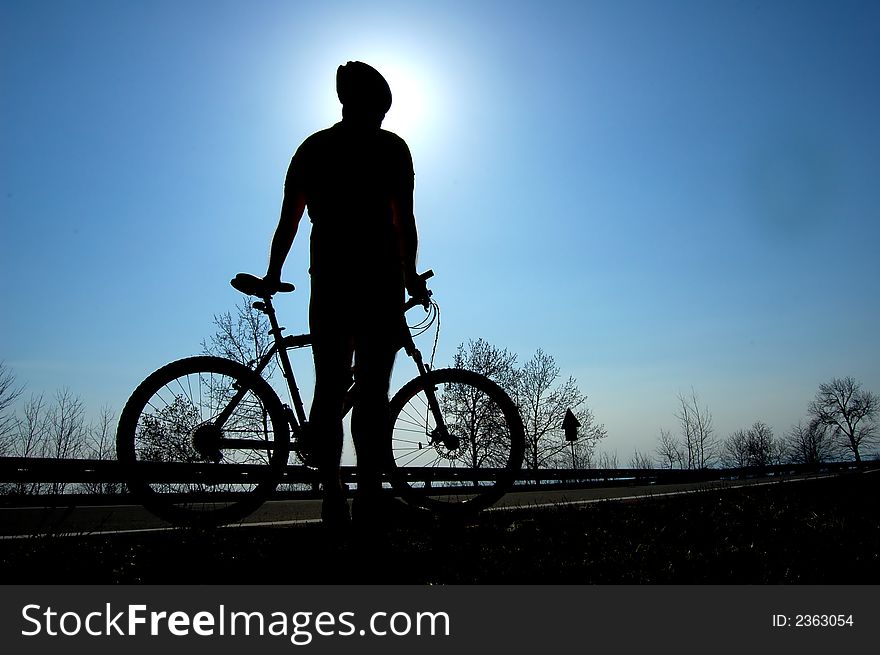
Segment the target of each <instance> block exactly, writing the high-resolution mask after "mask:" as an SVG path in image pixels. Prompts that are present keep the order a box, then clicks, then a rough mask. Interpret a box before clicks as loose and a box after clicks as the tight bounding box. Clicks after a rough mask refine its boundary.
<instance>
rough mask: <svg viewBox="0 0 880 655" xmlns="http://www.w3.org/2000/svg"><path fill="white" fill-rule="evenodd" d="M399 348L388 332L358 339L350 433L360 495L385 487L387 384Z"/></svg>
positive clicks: (388, 454) (388, 441)
mask: <svg viewBox="0 0 880 655" xmlns="http://www.w3.org/2000/svg"><path fill="white" fill-rule="evenodd" d="M396 352H397V345H396V343H392V342H391V341H390V340H389V339H388V338H387V336H385V335H382V337H380V338H371V339H364V340H362V341H359V342H358V343H356V350H355V367H354V375H355V388H356V393H355V398H354V407H353V409H352V415H351V434H352V440H353V441H354V446H355V450H356V452H357V465H358V477H357V480H358V493H359V495H377V494H378V493H379V492H380V491H381V490H382V471H383V470H384V469H385V468H387V462H388V461H389V460H390V458H391V422H390V417H389V411H388V388H389V386H390V384H391V370H392V368H393V367H394V357H395V354H396Z"/></svg>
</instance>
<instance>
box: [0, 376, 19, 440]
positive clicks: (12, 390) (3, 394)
mask: <svg viewBox="0 0 880 655" xmlns="http://www.w3.org/2000/svg"><path fill="white" fill-rule="evenodd" d="M22 391H24V387H22V386H19V385H16V384H15V375H13V373H12V371H11V370H10V369H9V367H8V366H6V362H0V456H3V455H6V454H8V453H9V452H10V451H11V450H12V448H13V440H14V439H15V433H16V429H17V423H18V421H17V420H16V418H15V411H14V406H15V401H16V400H18V397H19V396H21V394H22Z"/></svg>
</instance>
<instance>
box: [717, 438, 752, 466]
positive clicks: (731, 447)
mask: <svg viewBox="0 0 880 655" xmlns="http://www.w3.org/2000/svg"><path fill="white" fill-rule="evenodd" d="M721 465H722V466H724V467H726V468H743V467H745V466H748V465H749V436H748V434H746V431H745V430H737V431H736V432H734V433H732V434H731V435H730V436H729V437H727V440H726V441H725V442H724V445H723V446H722V447H721Z"/></svg>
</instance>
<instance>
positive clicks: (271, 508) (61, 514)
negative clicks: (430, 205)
mask: <svg viewBox="0 0 880 655" xmlns="http://www.w3.org/2000/svg"><path fill="white" fill-rule="evenodd" d="M816 477H818V476H816V475H803V476H795V477H790V478H786V479H785V480H784V481H785V482H795V481H798V480H806V479H815V478H816ZM779 482H780V480H779V479H778V478H776V479H774V478H758V479H753V480H745V481H726V482H709V483H707V482H699V483H689V484H674V485H649V486H631V487H626V486H624V487H605V488H593V489H569V490H558V491H557V490H540V491H517V492H514V493H509V494H507V495H506V496H505V497H504V498H502V499H501V501H499V503H498V504H497V506H496V507H495V508H493V511H496V510H503V509H509V508H521V507H531V508H541V507H554V506H558V505H561V504H585V503H594V502H600V501H605V500H624V499H643V498H646V497H650V496H661V495H672V494H682V493H688V492H693V491H699V490H706V489H718V488H722V487H723V488H732V487H738V486H743V485H756V484H778V483H779ZM320 509H321V501H319V500H273V501H269V502H267V503H265V504H264V505H262V506H261V507H260V508H259V509H258V510H257V511H255V512H254V513H253V514H251V515H250V516H249V517H247V518H246V519H245V520H244V521H243V522H242V523H241V524H240V525H243V526H259V525H273V526H282V525H296V524H305V523H312V522H317V521H319V520H320V519H319V518H318V517H319V516H320ZM164 529H169V526H168V524H167V523H165V522H163V521H161V520H160V519H157V518H156V517H154V516H153V515H152V514H150V513H149V512H147V511H146V510H144V509H143V508H142V507H141V506H140V505H79V506H69V507H3V508H0V539H10V538H22V537H28V536H33V535H41V534H56V535H86V534H106V533H123V532H137V531H154V530H164Z"/></svg>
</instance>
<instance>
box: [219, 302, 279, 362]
mask: <svg viewBox="0 0 880 655" xmlns="http://www.w3.org/2000/svg"><path fill="white" fill-rule="evenodd" d="M214 325H215V326H216V328H217V331H216V332H215V333H214V334H213V335H212V336H211V337H210V338H209V339H208V340H207V341H202V351H203V352H204V353H205V354H208V355H216V356H218V357H225V358H227V359H232V360H234V361H236V362H240V363H242V364H245V365H250V364H252V363H253V362H255V361H256V360H258V359H260V358H261V357H263V355H265V354H266V353H267V352H269V349H270V348H271V347H272V345H273V343H274V339H273V338H272V336H271V335H270V333H269V330H270V329H271V327H270V325H269V319H268V318H266V315H265V314H263V313H262V312H261V311H259V310H257V309H254V307H253V305H252V303H251V301H250V300H248V299H247V298H243V299H242V300H241V301H239V303H238V304H237V305H236V307H235V314H234V315H233V314H232V313H231V312H224V313H223V314H217V315H215V316H214ZM274 368H275V363H274V362H270V363H269V365H268V366H267V367H266V369H265V370H264V371H263V376H264V377H267V378H268V377H271V375H272V372H273V370H274Z"/></svg>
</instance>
